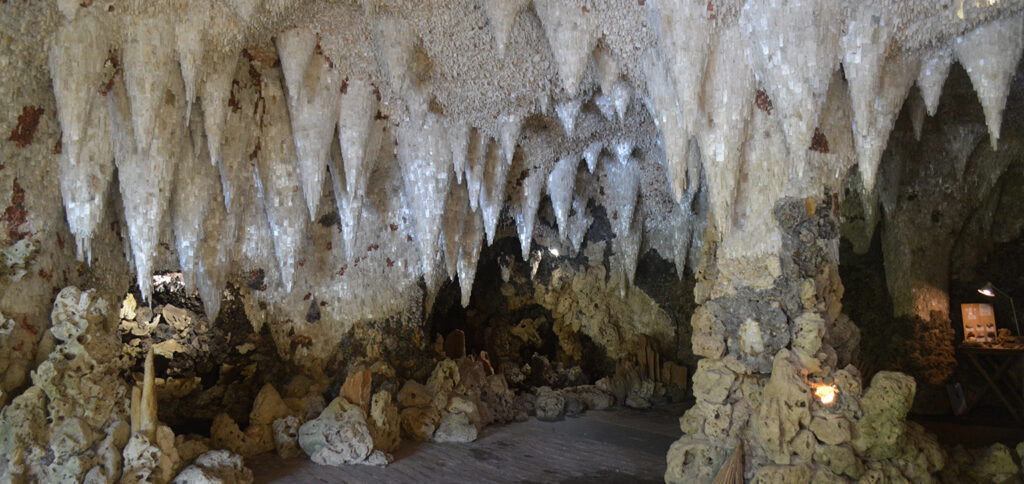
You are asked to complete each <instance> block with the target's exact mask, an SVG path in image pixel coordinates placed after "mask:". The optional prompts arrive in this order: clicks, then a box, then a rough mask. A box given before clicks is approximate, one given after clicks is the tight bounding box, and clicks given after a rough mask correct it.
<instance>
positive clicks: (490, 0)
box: [484, 0, 530, 58]
mask: <svg viewBox="0 0 1024 484" xmlns="http://www.w3.org/2000/svg"><path fill="white" fill-rule="evenodd" d="M529 3H530V0H485V1H484V12H486V13H487V19H488V20H490V22H491V31H492V32H493V33H494V47H495V49H497V51H498V57H499V58H504V57H505V46H506V45H507V44H508V36H509V34H510V33H511V32H512V26H513V25H515V23H516V17H518V16H519V12H521V11H522V10H523V9H524V8H526V6H527V5H529Z"/></svg>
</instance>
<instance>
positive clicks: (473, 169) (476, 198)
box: [466, 129, 491, 212]
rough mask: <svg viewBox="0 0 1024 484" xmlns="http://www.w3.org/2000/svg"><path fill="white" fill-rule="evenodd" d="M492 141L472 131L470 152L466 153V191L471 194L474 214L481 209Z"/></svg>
mask: <svg viewBox="0 0 1024 484" xmlns="http://www.w3.org/2000/svg"><path fill="white" fill-rule="evenodd" d="M490 141H491V140H490V139H489V138H488V137H487V136H485V135H484V134H482V133H480V132H479V131H477V130H475V129H474V130H472V131H471V132H470V137H469V150H468V151H467V153H466V158H468V160H467V162H466V190H467V191H468V192H469V208H471V209H472V210H473V211H474V212H475V211H477V210H478V209H479V208H480V201H481V195H480V192H481V191H482V189H483V185H484V174H485V173H486V172H487V159H488V158H487V153H488V151H489V148H490V145H491V142H490Z"/></svg>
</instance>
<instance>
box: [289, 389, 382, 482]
mask: <svg viewBox="0 0 1024 484" xmlns="http://www.w3.org/2000/svg"><path fill="white" fill-rule="evenodd" d="M298 440H299V447H301V448H302V450H303V452H305V453H306V455H308V456H309V458H310V460H312V461H313V462H315V463H317V464H321V465H332V466H340V465H345V464H355V463H359V462H361V461H363V460H366V458H367V457H369V456H370V454H371V453H372V452H373V436H372V435H370V430H369V429H368V428H367V426H366V416H365V415H364V414H363V411H362V409H361V408H359V407H358V406H355V405H352V404H350V403H348V401H347V400H345V398H344V397H339V398H335V399H334V401H332V402H331V403H330V404H328V405H327V408H325V409H324V411H323V412H322V413H321V414H320V416H319V417H317V418H316V419H313V420H310V421H309V422H306V423H304V424H302V426H301V427H299V439H298Z"/></svg>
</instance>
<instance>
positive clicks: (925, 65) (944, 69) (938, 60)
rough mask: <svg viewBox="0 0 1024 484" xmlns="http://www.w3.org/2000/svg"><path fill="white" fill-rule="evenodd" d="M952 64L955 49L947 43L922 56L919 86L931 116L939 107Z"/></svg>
mask: <svg viewBox="0 0 1024 484" xmlns="http://www.w3.org/2000/svg"><path fill="white" fill-rule="evenodd" d="M952 64H953V49H952V48H951V47H950V46H948V45H946V44H940V45H937V46H935V47H933V48H932V49H931V50H929V51H927V52H925V54H924V56H923V57H922V58H921V72H920V73H918V75H917V86H918V87H919V88H921V95H922V96H923V97H924V104H925V106H927V108H928V115H929V116H935V112H936V111H937V110H938V109H939V97H940V96H941V95H942V86H943V85H944V84H945V83H946V76H948V75H949V67H950V66H951V65H952Z"/></svg>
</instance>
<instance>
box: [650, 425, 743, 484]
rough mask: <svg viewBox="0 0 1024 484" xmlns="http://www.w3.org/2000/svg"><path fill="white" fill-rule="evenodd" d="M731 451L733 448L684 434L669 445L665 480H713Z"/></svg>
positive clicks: (670, 482)
mask: <svg viewBox="0 0 1024 484" xmlns="http://www.w3.org/2000/svg"><path fill="white" fill-rule="evenodd" d="M731 451H732V449H727V448H725V447H719V446H716V445H714V444H713V443H712V442H711V441H709V440H704V439H696V438H690V437H686V436H684V437H683V438H681V439H679V440H677V441H675V442H674V443H672V446H671V447H669V450H668V457H667V460H668V467H667V468H666V470H665V482H666V483H668V484H684V483H691V482H711V480H712V478H714V476H715V471H717V470H718V468H719V467H721V465H722V464H723V463H725V461H726V459H727V458H728V456H729V453H730V452H731Z"/></svg>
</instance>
